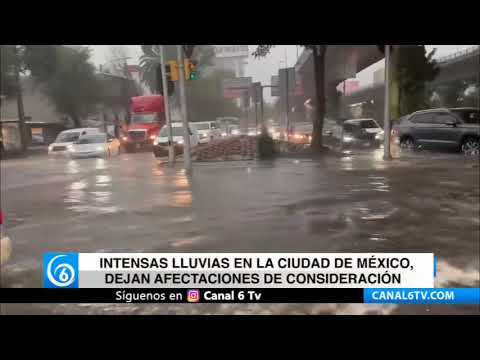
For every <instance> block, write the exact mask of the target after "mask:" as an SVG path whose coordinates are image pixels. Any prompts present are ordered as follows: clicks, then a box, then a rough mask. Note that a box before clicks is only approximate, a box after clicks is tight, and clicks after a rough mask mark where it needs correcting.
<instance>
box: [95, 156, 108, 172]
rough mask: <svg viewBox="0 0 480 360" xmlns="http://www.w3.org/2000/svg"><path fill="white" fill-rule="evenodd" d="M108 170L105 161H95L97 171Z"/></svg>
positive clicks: (99, 159)
mask: <svg viewBox="0 0 480 360" xmlns="http://www.w3.org/2000/svg"><path fill="white" fill-rule="evenodd" d="M106 168H107V162H106V161H105V159H101V158H98V159H96V161H95V169H97V170H105V169H106Z"/></svg>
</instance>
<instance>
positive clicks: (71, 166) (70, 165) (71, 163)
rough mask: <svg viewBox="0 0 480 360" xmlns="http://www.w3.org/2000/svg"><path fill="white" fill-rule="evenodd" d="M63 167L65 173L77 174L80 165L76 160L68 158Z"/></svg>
mask: <svg viewBox="0 0 480 360" xmlns="http://www.w3.org/2000/svg"><path fill="white" fill-rule="evenodd" d="M66 165H67V166H66V168H65V173H67V174H78V173H79V172H80V166H79V164H78V161H75V160H68V161H67V164H66Z"/></svg>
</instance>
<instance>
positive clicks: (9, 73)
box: [0, 45, 15, 97]
mask: <svg viewBox="0 0 480 360" xmlns="http://www.w3.org/2000/svg"><path fill="white" fill-rule="evenodd" d="M0 94H1V95H3V96H6V97H11V96H13V95H15V54H14V52H13V46H12V45H0Z"/></svg>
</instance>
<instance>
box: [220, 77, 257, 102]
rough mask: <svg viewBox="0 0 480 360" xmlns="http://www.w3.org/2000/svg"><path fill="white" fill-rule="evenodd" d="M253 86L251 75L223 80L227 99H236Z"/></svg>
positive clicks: (224, 93)
mask: <svg viewBox="0 0 480 360" xmlns="http://www.w3.org/2000/svg"><path fill="white" fill-rule="evenodd" d="M251 86H252V78H251V77H239V78H234V79H224V80H223V97H224V98H226V99H236V98H241V97H242V96H244V94H245V92H247V93H248V92H249V90H250V88H251Z"/></svg>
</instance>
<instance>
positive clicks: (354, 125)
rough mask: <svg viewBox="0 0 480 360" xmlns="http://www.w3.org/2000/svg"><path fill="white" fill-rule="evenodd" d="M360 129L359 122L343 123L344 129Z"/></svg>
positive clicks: (353, 130) (348, 130)
mask: <svg viewBox="0 0 480 360" xmlns="http://www.w3.org/2000/svg"><path fill="white" fill-rule="evenodd" d="M359 129H360V126H359V125H358V124H344V125H343V131H345V132H350V133H353V132H356V131H358V130H359Z"/></svg>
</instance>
